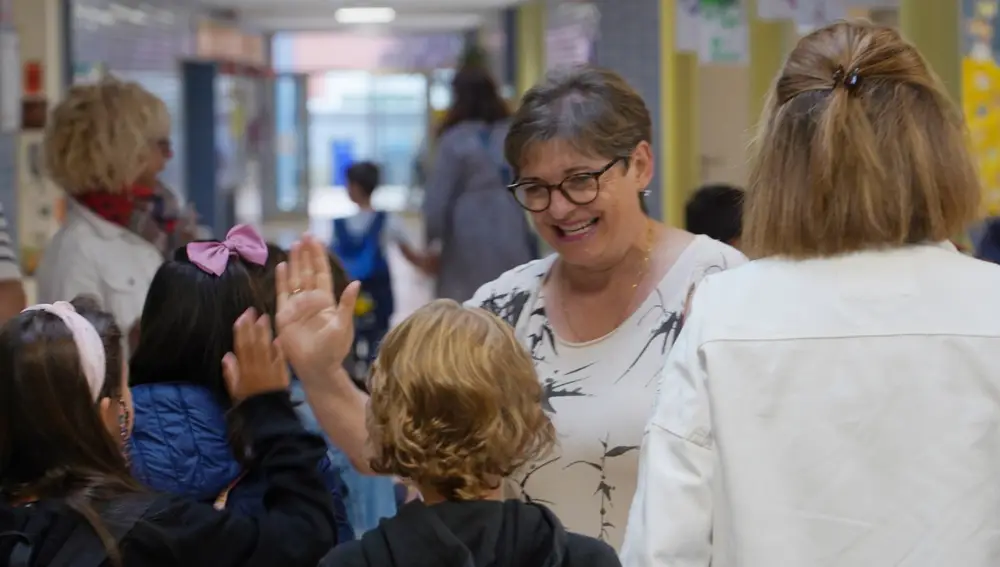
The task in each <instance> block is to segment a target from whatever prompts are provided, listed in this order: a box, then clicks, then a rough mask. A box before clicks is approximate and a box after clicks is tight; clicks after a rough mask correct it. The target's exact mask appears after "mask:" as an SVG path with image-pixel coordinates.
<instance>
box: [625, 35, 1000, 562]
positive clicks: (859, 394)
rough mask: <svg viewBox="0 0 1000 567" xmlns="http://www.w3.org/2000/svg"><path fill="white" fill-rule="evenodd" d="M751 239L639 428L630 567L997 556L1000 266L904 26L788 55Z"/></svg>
mask: <svg viewBox="0 0 1000 567" xmlns="http://www.w3.org/2000/svg"><path fill="white" fill-rule="evenodd" d="M773 85H774V87H773V90H772V92H771V94H770V96H769V98H768V102H767V104H766V107H765V113H764V116H763V119H762V120H761V121H760V124H761V128H760V131H759V132H758V139H757V143H756V148H755V156H754V157H753V159H752V160H751V167H750V182H749V186H748V189H747V209H746V210H747V216H746V229H745V231H744V236H743V245H744V248H745V249H746V250H747V251H748V253H749V254H750V255H751V256H753V257H757V258H760V259H758V260H756V261H754V262H753V263H751V264H749V265H747V266H745V267H743V268H741V269H739V270H735V271H732V272H729V273H725V274H718V275H714V276H712V277H710V278H708V279H707V280H706V281H705V282H704V283H703V284H702V285H701V286H699V288H698V291H697V293H696V294H695V297H694V302H693V306H692V308H691V315H690V318H689V319H688V322H687V324H686V325H685V327H684V332H683V333H682V334H681V337H680V339H678V341H677V344H676V345H675V346H674V348H673V351H671V353H670V356H669V359H668V361H667V367H666V370H665V371H664V374H663V379H662V382H661V384H660V390H659V399H658V401H657V406H656V409H655V411H654V413H653V417H652V419H651V421H650V423H649V426H648V428H647V434H646V437H645V439H644V440H643V445H642V457H641V466H640V468H639V488H638V490H637V492H636V497H635V502H634V504H633V505H632V512H631V515H630V518H629V523H628V533H627V535H626V538H625V546H624V548H623V550H622V563H623V564H625V565H626V567H652V566H663V567H667V566H669V567H708V566H709V565H712V566H715V567H720V566H724V567H728V566H735V565H739V566H741V567H776V566H779V565H780V566H786V565H787V566H793V565H796V566H798V565H801V566H805V565H826V566H829V567H834V566H837V567H848V566H855V565H858V566H860V565H873V566H874V565H906V566H907V567H938V566H940V565H962V566H963V567H993V566H995V565H996V564H997V557H998V545H997V542H998V540H997V534H998V533H1000V484H998V483H997V479H998V478H1000V372H998V371H997V369H998V368H1000V319H998V318H997V313H1000V297H998V295H997V292H996V291H997V289H1000V268H998V267H997V266H995V265H993V264H989V263H986V262H981V261H979V260H976V259H973V258H970V257H968V256H965V255H963V254H960V253H958V252H957V251H956V249H955V247H954V246H953V245H952V244H951V243H950V242H948V239H949V238H950V237H952V236H954V235H956V234H959V233H960V232H961V231H962V230H964V229H965V228H966V227H967V226H969V223H970V222H971V221H972V220H973V219H974V217H975V216H976V215H977V213H978V212H979V204H980V184H979V179H978V177H977V174H976V167H975V162H974V161H973V159H972V156H970V155H969V152H968V146H967V143H966V132H965V128H964V124H963V120H962V115H961V111H960V110H959V108H957V107H956V106H955V104H954V102H953V101H952V100H951V98H950V97H949V95H948V94H947V93H946V92H945V91H944V88H943V87H942V85H941V82H940V81H939V80H938V79H937V78H935V77H934V75H933V73H932V72H931V70H930V68H929V67H928V64H927V62H926V61H925V60H924V58H923V57H921V56H920V53H918V52H917V50H916V49H915V48H914V47H913V46H912V45H910V44H908V43H906V42H905V41H904V40H903V39H902V38H901V37H900V35H899V32H898V31H896V30H894V29H892V28H888V27H883V26H876V25H873V24H870V23H855V22H840V23H837V24H833V25H831V26H828V27H825V28H822V29H820V30H818V31H816V32H813V33H812V34H809V35H808V36H806V37H805V38H803V39H802V40H801V41H799V43H798V45H797V46H796V47H795V49H793V50H792V52H791V54H790V55H789V56H788V59H787V61H786V62H785V66H784V68H783V69H782V70H781V72H780V75H779V76H778V79H777V81H775V82H774V83H773Z"/></svg>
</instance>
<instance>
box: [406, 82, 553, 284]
mask: <svg viewBox="0 0 1000 567" xmlns="http://www.w3.org/2000/svg"><path fill="white" fill-rule="evenodd" d="M452 97H453V102H452V105H451V108H449V109H448V113H447V115H445V118H444V122H443V123H442V124H441V127H440V129H439V130H438V139H437V141H436V143H435V148H434V157H433V163H434V165H433V166H432V168H431V173H430V177H429V179H428V182H427V186H426V187H425V188H424V204H423V213H424V222H425V223H426V233H427V242H428V243H429V244H431V246H436V247H438V248H439V254H440V257H439V258H438V262H437V263H438V266H437V268H438V269H437V296H438V297H443V298H448V299H454V300H457V301H465V300H467V299H469V298H470V297H472V294H473V293H475V291H476V290H477V289H478V288H479V286H481V285H483V284H484V283H486V282H488V281H490V280H493V279H494V278H496V277H498V276H499V275H500V274H502V273H504V272H506V271H507V270H509V269H511V268H513V267H514V266H518V265H520V264H523V263H525V262H527V261H529V260H531V259H532V258H535V257H536V255H537V250H536V248H537V246H535V242H534V235H533V234H532V232H531V227H529V226H528V221H527V219H526V218H525V216H524V212H523V211H521V209H520V208H519V207H518V206H517V204H516V203H513V202H512V201H511V199H510V196H509V195H507V193H506V191H504V186H505V185H506V184H507V183H509V182H510V168H509V167H507V164H506V162H504V157H503V140H504V136H506V134H507V128H508V125H509V124H508V118H509V115H510V112H509V111H508V109H507V103H506V102H504V100H503V99H502V98H501V97H500V93H499V92H498V91H497V86H496V83H495V82H494V81H493V79H492V78H491V77H490V75H489V72H488V71H487V70H486V69H483V68H480V67H476V66H467V67H465V68H463V69H460V70H459V71H458V73H456V74H455V79H454V81H453V82H452Z"/></svg>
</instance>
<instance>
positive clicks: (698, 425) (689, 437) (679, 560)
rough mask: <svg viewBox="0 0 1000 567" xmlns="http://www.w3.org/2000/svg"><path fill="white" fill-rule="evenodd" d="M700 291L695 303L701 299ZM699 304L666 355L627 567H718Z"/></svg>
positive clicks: (645, 445)
mask: <svg viewBox="0 0 1000 567" xmlns="http://www.w3.org/2000/svg"><path fill="white" fill-rule="evenodd" d="M701 291H704V290H699V293H696V294H695V297H696V298H697V297H698V296H699V295H703V294H702V293H700V292H701ZM695 303H696V305H695V306H694V308H693V309H692V317H691V319H689V320H688V322H687V324H686V325H685V327H684V329H683V330H682V331H681V334H680V336H679V337H678V338H677V342H675V343H674V345H673V347H672V348H671V349H670V353H669V354H668V356H667V361H666V365H665V366H664V369H663V374H662V376H661V378H660V384H659V391H658V392H657V395H656V396H657V397H656V402H655V407H654V409H653V415H652V418H651V419H650V420H649V424H648V425H647V426H646V432H645V435H644V436H643V440H642V450H641V453H640V456H639V478H638V482H637V486H636V492H635V498H634V499H633V501H632V507H631V509H630V510H629V519H628V527H627V529H626V532H625V541H624V544H623V546H622V551H621V562H622V565H623V567H654V566H655V567H709V566H710V565H711V564H712V518H713V510H712V506H713V502H712V477H713V475H714V473H715V462H716V460H715V459H716V455H715V445H714V438H713V435H712V425H711V424H712V422H711V415H710V408H709V399H708V391H707V387H706V382H705V380H706V374H705V367H704V365H703V363H702V361H701V357H700V355H699V350H700V345H699V343H700V339H699V335H700V333H699V330H698V326H699V321H700V317H699V309H698V306H697V301H696V302H695ZM702 311H703V310H702Z"/></svg>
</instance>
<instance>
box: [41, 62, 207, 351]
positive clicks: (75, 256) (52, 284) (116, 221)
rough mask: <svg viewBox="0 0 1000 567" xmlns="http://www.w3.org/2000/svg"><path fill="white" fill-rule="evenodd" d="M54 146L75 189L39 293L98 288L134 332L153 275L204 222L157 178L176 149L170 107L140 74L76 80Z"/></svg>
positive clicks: (51, 163)
mask: <svg viewBox="0 0 1000 567" xmlns="http://www.w3.org/2000/svg"><path fill="white" fill-rule="evenodd" d="M44 154H45V159H46V162H47V169H48V173H49V174H50V175H51V176H52V179H53V181H55V183H56V184H57V185H59V187H60V188H61V189H63V191H65V192H66V194H67V196H68V197H69V198H68V199H67V200H66V201H67V209H66V220H65V223H64V224H63V226H62V228H60V229H59V232H57V233H56V235H55V236H54V237H53V238H52V240H51V241H50V242H49V244H48V246H47V247H46V249H45V254H44V257H43V258H42V262H41V265H40V266H39V268H38V275H37V277H38V299H39V300H40V301H45V302H52V301H60V300H66V299H71V298H73V297H76V296H77V295H80V294H86V295H92V296H94V297H97V298H99V299H100V301H101V305H103V306H104V307H105V308H107V309H108V310H109V311H111V312H112V313H113V314H114V315H115V320H116V321H117V323H118V325H119V326H120V327H121V328H122V329H124V330H125V332H126V334H127V335H129V336H130V337H132V338H134V337H135V336H136V334H137V329H138V326H137V323H138V320H139V314H140V313H141V312H142V305H143V302H144V301H145V299H146V291H147V290H148V289H149V284H150V282H151V281H152V280H153V274H154V273H156V269H157V268H158V267H159V266H160V264H161V263H163V259H164V257H165V255H167V254H168V253H170V252H172V251H173V249H174V248H175V247H176V246H178V245H180V244H183V243H185V242H187V241H188V240H190V238H191V236H192V234H193V231H194V227H193V225H192V223H191V221H192V219H188V218H184V217H183V216H182V215H181V212H180V211H179V210H178V207H177V202H176V201H177V199H176V197H175V196H174V195H173V194H172V193H171V192H170V190H169V189H167V188H166V187H164V186H163V185H162V184H161V183H160V182H159V181H158V180H157V176H158V175H159V174H160V172H162V171H163V168H164V167H165V165H166V163H167V161H168V160H169V159H170V158H171V157H172V156H173V150H172V148H171V145H170V114H169V112H168V111H167V107H166V105H165V104H164V103H163V101H162V100H160V99H159V98H157V97H156V96H155V95H153V94H152V93H150V92H149V91H147V90H146V89H144V88H142V87H141V86H139V85H138V84H136V83H128V82H121V81H117V80H106V81H102V82H100V83H96V84H88V85H78V86H74V87H73V88H72V89H70V92H69V93H68V94H67V96H66V98H65V99H63V101H62V102H60V103H59V105H57V106H56V108H55V110H53V112H52V119H51V121H50V123H49V125H48V128H47V129H46V132H45V151H44Z"/></svg>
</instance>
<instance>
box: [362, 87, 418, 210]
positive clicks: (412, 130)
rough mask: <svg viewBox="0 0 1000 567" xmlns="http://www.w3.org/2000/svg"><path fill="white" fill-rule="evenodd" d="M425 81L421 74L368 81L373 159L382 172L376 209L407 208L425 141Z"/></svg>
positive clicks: (376, 197) (376, 196) (415, 181)
mask: <svg viewBox="0 0 1000 567" xmlns="http://www.w3.org/2000/svg"><path fill="white" fill-rule="evenodd" d="M428 82H429V81H428V80H427V75H425V74H423V73H393V74H378V75H373V76H372V78H371V91H370V95H369V96H370V97H371V101H372V111H373V112H372V134H373V139H374V142H375V143H374V145H375V147H374V150H375V151H374V157H375V160H376V161H377V163H378V164H379V166H380V167H381V168H382V188H381V189H380V190H379V192H378V193H377V194H376V195H375V199H376V201H377V202H376V203H375V206H376V208H380V209H385V210H392V211H400V210H404V209H406V208H408V203H409V202H410V189H411V188H412V187H413V186H415V185H417V184H418V183H417V181H418V180H417V177H418V175H417V172H418V171H419V169H420V167H421V166H422V164H421V160H422V158H423V157H424V156H423V155H422V154H423V153H424V150H423V149H424V148H425V147H426V144H427V142H428V140H427V139H426V138H427V136H428V128H427V122H428V116H427V108H428Z"/></svg>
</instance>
